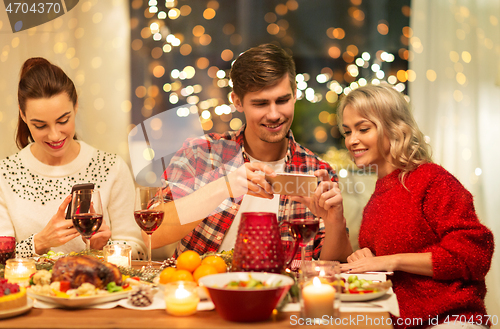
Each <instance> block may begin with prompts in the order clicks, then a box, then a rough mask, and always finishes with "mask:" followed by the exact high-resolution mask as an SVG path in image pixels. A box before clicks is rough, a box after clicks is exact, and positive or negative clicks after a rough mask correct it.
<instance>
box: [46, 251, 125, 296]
mask: <svg viewBox="0 0 500 329" xmlns="http://www.w3.org/2000/svg"><path fill="white" fill-rule="evenodd" d="M51 280H52V282H54V281H69V282H70V284H71V288H78V287H79V286H80V285H81V284H82V283H84V282H88V283H92V284H93V285H94V286H95V287H96V288H99V289H104V288H105V287H106V285H107V284H108V283H110V282H113V281H114V282H115V283H116V285H118V286H119V285H121V284H122V275H121V273H120V270H119V269H118V267H117V266H115V265H113V264H110V263H103V262H101V261H99V260H98V259H96V258H94V257H91V256H68V257H63V258H60V259H58V260H57V261H56V262H55V264H54V267H53V268H52V279H51Z"/></svg>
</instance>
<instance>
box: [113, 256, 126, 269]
mask: <svg viewBox="0 0 500 329" xmlns="http://www.w3.org/2000/svg"><path fill="white" fill-rule="evenodd" d="M108 263H111V264H115V265H116V266H123V267H128V266H129V263H128V257H127V256H121V255H111V256H108Z"/></svg>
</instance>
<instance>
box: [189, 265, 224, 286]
mask: <svg viewBox="0 0 500 329" xmlns="http://www.w3.org/2000/svg"><path fill="white" fill-rule="evenodd" d="M217 273H219V272H217V269H216V268H215V267H213V266H212V265H206V264H201V265H200V266H198V268H197V269H196V270H194V273H193V277H194V280H195V281H196V282H198V280H199V279H200V278H202V277H204V276H207V275H210V274H217Z"/></svg>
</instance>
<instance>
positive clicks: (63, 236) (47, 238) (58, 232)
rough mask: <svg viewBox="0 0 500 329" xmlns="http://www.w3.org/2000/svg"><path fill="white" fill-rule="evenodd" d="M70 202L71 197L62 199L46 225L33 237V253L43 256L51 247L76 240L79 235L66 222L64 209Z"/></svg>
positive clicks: (71, 225) (67, 221)
mask: <svg viewBox="0 0 500 329" xmlns="http://www.w3.org/2000/svg"><path fill="white" fill-rule="evenodd" d="M70 202H71V195H69V196H67V197H66V199H64V201H63V203H62V204H61V205H60V206H59V208H58V209H57V213H56V214H55V215H54V216H52V218H51V219H50V221H49V222H48V223H47V225H46V226H45V227H44V228H43V229H42V230H41V231H40V232H39V233H37V234H35V236H34V239H33V241H34V243H35V252H36V253H37V254H39V255H41V254H45V253H46V252H47V251H49V250H50V248H52V247H59V246H61V245H63V244H65V243H67V242H68V241H71V240H73V239H74V238H76V237H77V236H78V235H80V233H78V232H77V231H76V229H75V228H74V227H73V223H72V222H71V220H66V208H67V207H68V205H69V203H70Z"/></svg>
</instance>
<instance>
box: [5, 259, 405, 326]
mask: <svg viewBox="0 0 500 329" xmlns="http://www.w3.org/2000/svg"><path fill="white" fill-rule="evenodd" d="M139 264H140V262H133V267H135V268H139ZM158 264H159V263H157V264H156V265H158ZM378 277H385V275H382V276H380V274H379V275H378ZM160 293H161V292H158V294H160ZM387 297H391V298H394V299H395V295H393V296H391V295H387ZM36 303H37V301H33V300H31V299H29V305H36ZM40 305H43V303H40ZM122 305H123V304H122ZM351 305H352V306H351ZM381 305H384V304H381ZM308 324H310V323H307V322H304V319H301V318H300V308H299V306H298V303H289V304H288V305H285V307H284V308H283V309H282V310H281V311H277V310H274V312H273V314H272V315H271V317H270V318H269V319H268V320H266V321H263V322H246V323H242V322H231V321H226V320H224V319H223V318H221V317H220V316H219V314H218V313H217V311H216V310H215V309H213V307H212V308H207V309H205V310H201V311H197V312H196V313H195V314H192V315H189V316H173V315H170V314H168V313H167V312H166V310H165V309H148V310H140V309H130V308H124V307H122V306H116V307H112V308H93V307H92V308H85V307H82V308H64V307H62V308H58V307H56V308H52V307H49V308H45V307H41V308H39V307H36V306H35V307H31V308H29V310H27V311H26V312H25V313H22V314H19V315H17V316H13V317H5V318H0V328H190V329H194V328H249V327H257V326H258V327H259V328H262V329H265V328H296V327H297V326H303V325H308ZM325 324H328V325H335V326H336V327H338V328H360V329H363V328H373V327H375V326H376V327H377V328H393V326H392V321H391V315H390V312H389V311H388V309H387V308H383V307H380V305H375V304H374V303H365V304H363V303H351V304H349V303H342V305H341V308H340V315H339V316H338V317H336V318H330V319H327V322H326V323H323V324H322V325H325ZM316 325H318V324H316Z"/></svg>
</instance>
